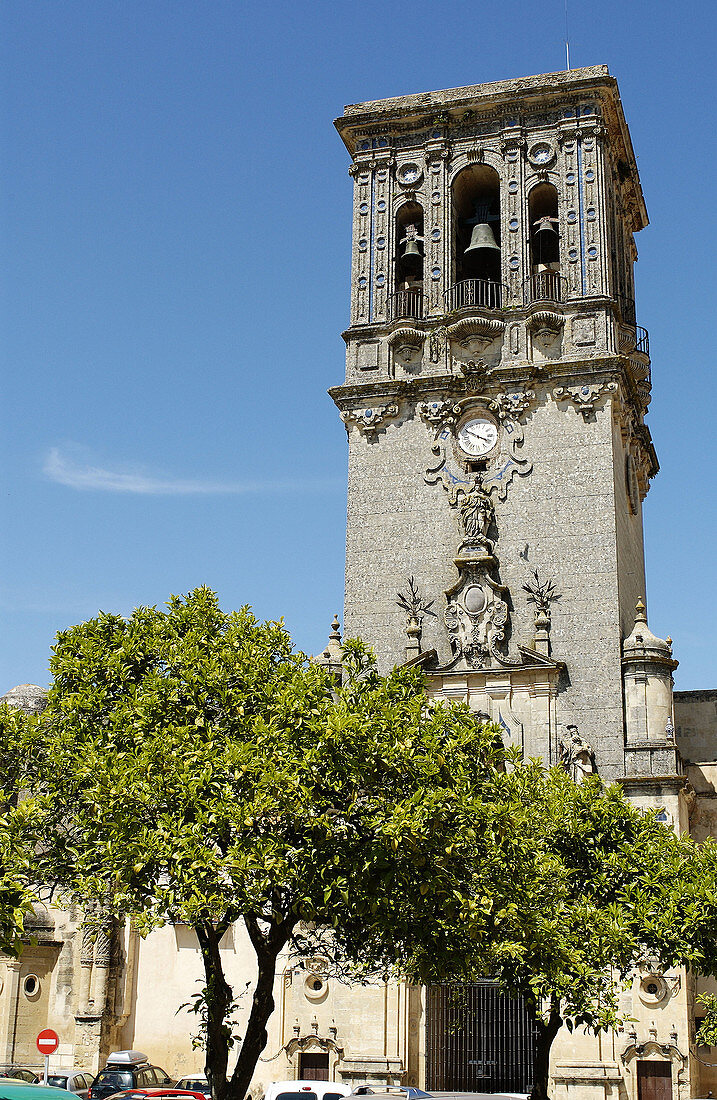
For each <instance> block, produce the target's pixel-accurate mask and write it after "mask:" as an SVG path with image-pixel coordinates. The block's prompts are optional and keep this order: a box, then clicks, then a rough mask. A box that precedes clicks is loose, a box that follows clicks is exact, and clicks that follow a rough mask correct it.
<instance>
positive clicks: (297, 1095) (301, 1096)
mask: <svg viewBox="0 0 717 1100" xmlns="http://www.w3.org/2000/svg"><path fill="white" fill-rule="evenodd" d="M276 1100H316V1093H315V1092H303V1091H302V1092H280V1093H279V1095H278V1096H277V1097H276Z"/></svg>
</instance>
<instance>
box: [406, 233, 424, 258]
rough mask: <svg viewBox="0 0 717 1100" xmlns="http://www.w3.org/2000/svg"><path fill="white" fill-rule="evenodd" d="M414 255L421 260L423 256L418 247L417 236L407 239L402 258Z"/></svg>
mask: <svg viewBox="0 0 717 1100" xmlns="http://www.w3.org/2000/svg"><path fill="white" fill-rule="evenodd" d="M412 256H415V257H416V259H418V260H420V258H421V250H420V248H419V247H418V241H417V240H416V239H415V238H414V239H412V240H411V239H410V238H409V239H407V240H406V247H405V248H404V250H403V254H402V257H401V258H402V259H404V260H406V259H410V258H411V257H412Z"/></svg>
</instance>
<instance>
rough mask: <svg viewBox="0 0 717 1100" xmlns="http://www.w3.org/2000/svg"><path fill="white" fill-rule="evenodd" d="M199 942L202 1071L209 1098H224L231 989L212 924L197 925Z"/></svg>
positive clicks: (219, 1099)
mask: <svg viewBox="0 0 717 1100" xmlns="http://www.w3.org/2000/svg"><path fill="white" fill-rule="evenodd" d="M196 932H197V938H198V939H199V946H200V947H201V949H202V961H203V962H204V976H205V981H206V986H205V1006H204V1007H205V1011H206V1035H205V1041H206V1065H205V1072H206V1075H207V1080H208V1082H209V1087H210V1089H211V1090H212V1100H225V1098H226V1094H227V1065H228V1063H229V1031H228V1024H227V1016H228V1015H229V1013H230V1010H231V1004H232V989H231V986H230V985H229V984H228V982H227V980H226V978H225V977H224V969H223V967H222V958H221V954H220V952H219V940H220V939H221V936H218V935H217V932H216V930H215V929H214V927H213V926H212V925H211V924H198V925H197V926H196Z"/></svg>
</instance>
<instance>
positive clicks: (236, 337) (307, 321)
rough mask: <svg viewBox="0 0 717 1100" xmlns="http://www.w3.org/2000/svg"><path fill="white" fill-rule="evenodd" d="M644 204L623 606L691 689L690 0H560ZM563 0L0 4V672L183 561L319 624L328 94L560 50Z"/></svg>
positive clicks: (698, 393)
mask: <svg viewBox="0 0 717 1100" xmlns="http://www.w3.org/2000/svg"><path fill="white" fill-rule="evenodd" d="M568 18H569V29H570V59H571V64H572V65H573V67H577V66H580V65H591V64H598V63H606V64H608V65H609V66H610V70H611V72H612V73H613V74H614V75H615V76H617V78H618V80H619V83H620V90H621V94H622V100H623V104H624V107H625V112H626V115H627V118H628V122H629V125H630V128H631V132H632V137H633V142H634V145H635V149H636V152H637V156H638V166H639V169H640V173H641V177H642V183H643V188H644V191H645V195H646V200H647V206H648V210H649V213H650V218H651V226H650V227H649V228H648V229H646V230H644V231H643V232H642V233H641V234H640V235H639V237H638V247H639V250H640V262H639V264H638V267H637V288H638V289H637V301H638V322H639V323H640V324H641V325H643V326H645V327H646V328H647V329H648V330H649V332H650V346H651V352H652V364H653V366H652V369H653V402H652V406H651V409H650V415H649V418H648V422H649V424H650V428H651V431H652V434H653V438H654V441H655V444H656V447H657V452H658V455H659V458H660V462H661V464H662V471H661V473H660V475H659V476H658V478H657V480H656V481H655V482H654V483H653V487H652V489H651V492H650V494H649V496H648V499H647V504H646V509H645V533H646V544H647V564H648V597H649V610H650V625H651V627H652V628H653V630H655V631H656V633H658V634H660V635H662V636H663V637H664V636H665V635H666V634H671V635H672V637H673V639H674V642H675V654H676V656H677V657H678V658H679V660H680V662H681V666H680V668H679V669H678V672H677V677H676V678H677V687H678V688H682V689H688V688H699V687H704V688H707V687H717V673H716V672H715V669H714V660H713V656H712V651H713V644H712V630H713V627H714V622H715V618H716V615H715V612H716V610H717V608H716V606H715V603H716V601H715V595H714V580H713V574H714V566H713V558H714V551H713V546H714V541H715V508H714V502H715V492H714V474H713V468H714V465H715V457H716V454H715V443H714V416H715V405H716V402H715V388H716V386H715V336H714V332H715V325H714V313H715V304H714V303H715V285H714V277H713V272H714V257H713V249H714V242H715V240H716V239H717V233H716V232H715V224H714V223H715V212H714V211H715V202H714V170H715V163H714V158H715V153H714V149H715V143H714V140H713V136H712V132H711V131H712V128H713V121H712V113H713V112H712V106H713V103H714V101H715V68H716V66H715V60H714V52H715V51H714V42H715V30H716V27H715V23H716V22H717V15H715V8H714V5H713V4H708V3H707V2H705V0H698V2H697V3H693V4H690V5H687V6H684V7H682V6H681V7H680V8H679V9H678V8H676V7H675V5H674V4H669V5H668V4H667V3H663V2H657V3H645V2H642V0H637V2H633V3H628V4H625V3H624V2H623V3H617V2H616V0H607V2H602V0H599V2H598V3H591V4H588V3H587V0H569V13H568ZM564 31H565V8H564V0H557V2H555V0H547V2H545V3H542V4H537V3H534V2H533V3H531V2H528V0H506V2H504V3H502V4H496V5H491V6H488V5H485V4H477V3H475V2H473V3H468V2H464V0H456V2H444V3H442V4H441V3H435V2H433V3H428V2H427V0H413V2H411V3H410V4H409V3H406V2H391V0H385V2H383V3H379V2H377V0H365V2H364V3H362V4H355V3H345V2H342V0H336V2H334V3H326V2H324V0H320V2H317V3H312V4H306V3H301V2H297V3H287V2H285V0H275V2H274V3H272V4H271V5H248V4H244V3H239V2H234V3H229V2H222V0H202V2H200V0H195V2H189V0H166V2H163V0H142V2H138V0H118V2H110V0H33V2H31V0H3V3H2V5H1V6H0V33H1V39H2V41H1V42H0V51H1V54H2V56H1V57H0V68H1V70H2V76H1V77H0V80H2V93H1V100H2V107H1V108H0V110H1V111H2V120H1V125H2V131H1V134H2V136H1V144H2V159H3V162H4V172H3V177H4V180H3V187H2V199H1V202H2V205H1V211H2V213H1V217H2V224H3V237H4V241H5V262H4V264H3V268H4V281H3V287H2V328H3V339H2V348H3V350H2V353H1V354H2V358H3V372H2V373H3V387H2V407H3V431H2V454H1V456H0V461H1V462H2V466H3V470H4V475H5V476H4V493H3V497H4V505H5V507H4V513H3V521H2V528H3V565H2V572H1V574H0V607H1V608H2V616H3V626H2V647H1V648H2V660H1V661H0V691H4V690H7V688H9V687H11V686H12V685H13V684H16V683H22V682H28V681H29V682H35V683H40V684H44V683H46V682H47V679H48V674H47V658H48V655H49V650H50V646H51V644H52V640H53V637H54V634H55V632H56V631H57V630H58V629H61V628H63V627H65V626H69V625H70V624H72V623H74V622H78V621H80V620H82V619H85V618H88V617H90V616H91V615H93V614H95V613H96V612H97V610H98V609H99V608H102V609H103V610H108V611H117V612H120V613H129V612H130V611H131V609H132V608H133V607H134V606H135V605H137V604H162V603H164V601H165V600H166V599H167V597H168V596H169V594H170V593H172V592H187V591H188V590H189V589H191V588H193V587H194V586H196V585H197V584H202V583H206V584H209V585H211V586H212V587H213V588H215V589H217V590H218V592H219V594H220V598H221V601H222V604H223V606H224V607H225V608H227V609H229V608H233V607H238V606H240V605H241V604H244V603H248V604H251V605H252V606H253V607H254V609H255V611H256V613H257V614H258V615H259V616H261V617H263V618H278V617H280V616H283V617H284V618H285V620H286V623H287V625H288V627H289V628H290V630H291V631H292V634H293V636H294V638H295V640H296V642H297V644H298V645H299V646H300V647H301V648H302V649H305V650H307V651H308V652H317V651H318V650H319V649H320V648H322V647H323V645H324V643H325V640H326V637H327V633H328V630H329V624H330V621H331V617H332V615H333V613H334V611H338V610H340V608H341V606H342V595H343V554H344V523H345V466H346V442H345V431H344V428H343V425H342V424H341V422H340V420H339V418H338V414H337V412H336V410H335V408H334V406H333V403H332V402H331V400H330V399H329V398H328V397H327V396H326V392H325V391H326V389H327V387H328V386H331V385H335V384H336V383H338V382H340V381H341V379H342V375H343V348H344V345H343V341H342V340H341V338H340V332H341V330H342V329H343V328H345V327H346V324H347V315H348V272H349V250H350V216H351V189H350V180H349V177H348V174H347V171H346V169H347V166H348V158H347V154H346V152H345V150H344V148H343V146H342V144H341V142H340V140H339V138H338V136H337V134H336V133H335V131H334V129H333V126H332V120H333V118H334V117H336V116H337V115H339V114H341V112H342V110H343V106H344V104H346V103H352V102H358V101H360V100H364V99H377V98H380V97H383V96H391V95H398V94H402V93H408V92H416V91H423V90H428V89H432V88H445V87H455V86H460V85H462V84H470V83H477V82H482V81H489V80H501V79H505V78H509V77H513V76H525V75H530V74H533V73H540V72H550V71H554V70H558V69H562V68H564V66H565V61H564V58H565V47H564V38H565V33H564Z"/></svg>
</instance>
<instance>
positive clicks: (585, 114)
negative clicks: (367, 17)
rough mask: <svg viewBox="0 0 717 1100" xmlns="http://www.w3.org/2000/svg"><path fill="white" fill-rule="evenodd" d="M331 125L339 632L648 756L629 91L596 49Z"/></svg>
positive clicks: (526, 711) (446, 690) (642, 442)
mask: <svg viewBox="0 0 717 1100" xmlns="http://www.w3.org/2000/svg"><path fill="white" fill-rule="evenodd" d="M336 126H337V129H338V131H339V134H340V135H341V137H342V139H343V141H344V143H345V145H346V147H347V149H348V151H349V153H350V155H351V166H350V168H349V172H350V174H351V176H352V178H353V185H354V204H353V250H352V269H351V321H350V326H349V328H348V330H347V331H346V332H345V333H344V339H345V342H346V349H347V353H346V377H345V381H344V383H343V384H342V385H340V386H337V387H335V388H334V389H332V390H331V395H332V397H333V398H334V401H335V402H336V404H337V406H338V408H339V411H340V414H341V416H342V418H343V420H344V423H345V425H346V429H347V433H348V440H349V483H348V524H347V556H346V606H345V630H346V633H347V635H348V636H352V635H360V636H361V637H363V638H364V639H365V640H366V641H367V642H369V643H370V644H371V645H372V646H374V648H375V649H376V651H377V653H378V656H379V661H380V663H381V664H382V665H383V666H384V667H389V666H391V665H393V664H395V663H402V662H404V661H406V660H414V661H421V662H422V664H423V665H424V667H425V668H426V671H427V673H428V674H429V677H430V680H431V684H432V690H433V691H434V692H435V693H436V694H440V695H445V696H452V697H458V698H465V699H467V700H468V701H469V703H470V705H471V706H472V707H473V708H474V709H475V710H477V711H479V712H481V713H484V714H486V715H489V716H490V717H491V718H493V719H494V720H495V721H496V722H498V723H499V724H500V725H501V726H502V727H503V729H504V731H505V735H506V738H508V739H509V740H512V741H513V742H515V743H516V744H519V745H520V746H521V747H522V749H523V750H524V752H525V753H526V754H527V755H541V756H542V757H543V758H544V759H545V760H546V761H548V762H551V763H556V762H558V761H560V760H562V762H563V763H564V764H565V766H566V767H569V768H575V767H577V766H578V762H579V765H580V767H581V768H582V770H583V771H585V770H590V769H591V768H593V767H596V768H597V769H598V770H599V771H600V773H601V774H602V775H603V776H604V777H605V778H607V779H611V778H616V777H618V776H622V775H625V773H626V771H627V773H628V774H630V773H631V772H632V773H633V774H634V767H632V766H631V765H629V763H628V762H627V757H628V755H629V754H628V753H627V752H626V732H625V721H626V719H625V706H624V701H623V648H622V647H623V642H624V640H625V639H626V638H627V637H628V635H630V632H631V631H632V630H633V625H634V622H635V606H636V603H637V602H638V600H639V599H640V598H641V597H642V596H643V595H644V592H645V573H644V555H643V534H642V515H641V512H642V502H643V500H644V498H645V495H646V493H647V490H648V485H649V480H650V478H651V477H652V476H653V475H654V474H656V473H657V469H658V464H657V458H656V455H655V451H654V448H653V446H652V443H651V440H650V433H649V430H648V428H647V427H646V425H645V414H646V412H647V407H648V404H649V401H650V384H651V380H650V360H649V346H648V336H647V333H646V331H645V330H644V329H642V328H640V327H639V326H638V325H637V317H636V312H635V298H634V284H633V265H634V262H635V260H636V258H637V250H636V248H635V243H634V237H635V234H636V233H637V232H638V231H639V230H640V229H642V228H643V227H644V226H645V225H646V224H647V211H646V209H645V203H644V200H643V196H642V190H641V187H640V182H639V179H638V174H637V168H636V164H635V156H634V153H633V149H632V143H631V140H630V135H629V132H628V129H627V125H626V122H625V118H624V115H623V111H622V106H621V103H620V96H619V93H618V88H617V83H616V81H615V79H614V78H613V77H612V76H610V74H609V72H608V70H607V68H606V67H605V66H594V67H591V68H584V69H575V70H572V71H569V72H562V73H553V74H548V75H544V76H537V77H529V78H526V79H520V80H509V81H501V82H499V83H494V84H482V85H473V86H471V87H466V88H456V89H451V90H448V91H441V92H430V93H422V94H418V95H408V96H403V97H399V98H395V99H386V100H378V101H374V102H368V103H360V104H354V105H351V106H349V107H347V108H346V109H345V112H344V114H343V116H342V117H341V118H339V119H338V120H337V122H336ZM628 656H629V655H628ZM630 660H632V658H630ZM666 660H667V662H668V663H669V662H670V657H669V656H668V657H667V658H666ZM628 663H629V662H628ZM671 664H672V666H673V665H674V662H672V663H671ZM634 665H635V662H634V660H632V663H631V664H629V670H628V671H629V675H630V676H632V675H633V671H634V668H633V666H634ZM635 667H636V666H635ZM646 667H647V666H646ZM667 675H668V680H669V672H668V674H667ZM631 683H632V680H631ZM631 690H633V689H632V688H631ZM635 690H637V689H635ZM670 690H671V688H670ZM633 694H634V691H633ZM660 713H662V712H660ZM646 736H647V734H646ZM650 736H652V737H654V738H656V739H657V740H658V741H659V740H660V739H662V741H664V739H665V734H664V731H655V730H654V729H653V730H652V731H651V733H650ZM576 746H577V747H576ZM645 759H647V758H646V757H645V756H641V757H640V760H645ZM650 759H655V760H658V759H659V760H660V761H662V762H661V763H660V764H659V768H660V769H661V770H662V772H663V773H664V772H665V770H667V771H670V770H672V771H674V769H675V767H676V766H677V765H676V760H675V756H674V752H672V754H670V751H667V755H664V754H663V756H660V755H659V754H654V753H653V754H652V756H651V757H650Z"/></svg>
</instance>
